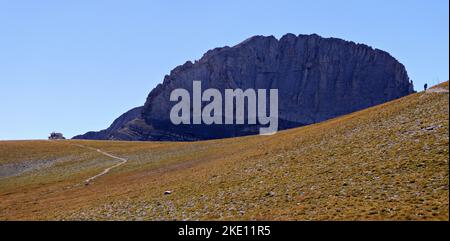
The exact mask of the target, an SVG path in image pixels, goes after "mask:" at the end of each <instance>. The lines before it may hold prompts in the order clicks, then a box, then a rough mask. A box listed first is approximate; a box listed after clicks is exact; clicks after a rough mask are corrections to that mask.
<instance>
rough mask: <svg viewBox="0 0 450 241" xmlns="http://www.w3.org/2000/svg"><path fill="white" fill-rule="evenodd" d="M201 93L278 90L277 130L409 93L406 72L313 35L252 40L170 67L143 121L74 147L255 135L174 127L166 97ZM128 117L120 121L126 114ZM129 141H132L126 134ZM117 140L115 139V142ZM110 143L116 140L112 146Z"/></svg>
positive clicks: (246, 128)
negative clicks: (197, 84) (195, 84)
mask: <svg viewBox="0 0 450 241" xmlns="http://www.w3.org/2000/svg"><path fill="white" fill-rule="evenodd" d="M193 80H201V81H202V89H203V90H205V89H207V88H215V89H219V90H221V91H222V94H223V90H224V89H236V88H240V89H244V90H245V89H248V88H252V89H278V92H279V129H286V128H291V127H296V126H302V125H308V124H312V123H316V122H320V121H324V120H327V119H330V118H333V117H336V116H339V115H343V114H347V113H350V112H354V111H357V110H360V109H364V108H367V107H370V106H373V105H377V104H381V103H384V102H387V101H390V100H393V99H396V98H399V97H402V96H405V95H408V94H410V93H412V92H413V86H412V83H411V82H410V80H409V78H408V75H407V72H406V70H405V67H404V66H403V65H402V64H401V63H399V62H398V61H397V60H396V59H395V58H393V57H392V56H390V55H389V54H388V53H386V52H384V51H381V50H378V49H373V48H371V47H369V46H366V45H363V44H355V43H353V42H348V41H344V40H341V39H335V38H322V37H320V36H318V35H299V36H295V35H293V34H287V35H285V36H283V37H282V38H281V39H280V40H277V39H276V38H274V37H272V36H270V37H264V36H254V37H251V38H249V39H247V40H245V41H244V42H242V43H240V44H238V45H236V46H234V47H223V48H216V49H213V50H210V51H208V52H207V53H206V54H205V55H204V56H203V57H202V58H201V59H200V60H198V61H196V62H195V63H192V62H190V61H188V62H186V63H185V64H184V65H181V66H178V67H176V68H175V69H174V70H172V71H171V73H170V75H167V76H165V78H164V81H163V83H162V84H159V85H158V86H157V87H156V88H155V89H153V90H152V91H151V92H150V94H149V95H148V98H147V101H146V103H145V105H144V106H143V107H142V109H141V115H140V116H138V117H135V118H125V117H123V116H122V117H121V118H122V119H125V120H129V119H133V120H132V123H130V122H129V121H125V122H126V123H123V121H122V122H121V125H119V128H115V130H114V131H110V132H109V135H104V133H102V132H90V133H87V134H85V135H82V136H77V137H76V138H80V139H124V140H198V139H214V138H224V137H233V136H241V135H249V134H256V133H258V130H259V126H256V125H221V126H220V125H212V126H207V125H191V126H185V125H181V126H174V125H172V124H171V122H170V115H169V114H170V110H171V108H172V106H173V105H174V104H175V103H174V102H170V99H169V97H170V93H171V91H172V90H174V89H177V88H184V89H187V90H189V91H190V92H191V93H192V81H193ZM125 115H126V114H125ZM129 133H131V134H129ZM119 134H120V135H119ZM111 136H114V138H111Z"/></svg>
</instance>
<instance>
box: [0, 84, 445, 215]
mask: <svg viewBox="0 0 450 241" xmlns="http://www.w3.org/2000/svg"><path fill="white" fill-rule="evenodd" d="M439 87H440V88H446V89H448V82H447V83H444V84H441V85H440V86H439ZM448 97H449V96H448V93H423V92H421V93H417V94H413V95H410V96H407V97H405V98H402V99H399V100H395V101H392V102H389V103H385V104H383V105H379V106H376V107H373V108H369V109H366V110H363V111H359V112H356V113H353V114H349V115H346V116H343V117H340V118H336V119H333V120H329V121H326V122H323V123H319V124H316V125H311V126H306V127H302V128H297V129H292V130H288V131H282V132H279V133H277V134H276V135H274V136H250V137H242V138H233V139H224V140H213V141H202V142H192V143H174V142H172V143H161V142H112V141H72V140H68V141H58V142H45V141H44V142H32V141H29V142H26V141H25V142H20V143H18V142H0V165H1V164H3V163H17V162H20V161H23V160H27V161H30V160H42V159H43V158H44V159H45V158H47V159H51V160H53V159H55V160H58V158H64V157H67V156H71V157H72V158H71V159H69V160H68V161H61V162H56V163H55V164H54V165H52V166H51V167H48V168H42V169H39V170H35V171H30V172H25V173H22V174H21V175H18V176H13V177H7V178H3V179H0V219H5V220H17V219H33V220H34V219H44V220H55V219H56V220H61V219H62V220H72V219H75V220H85V219H87V220H92V219H94V220H448V219H449V213H448V210H449V206H448V205H449V190H448V185H449V176H448V174H449V164H448V160H449V156H448V155H449V153H448V151H449V149H448V134H449V132H448V116H449V113H448V112H449V109H448ZM77 144H82V145H85V146H90V147H93V148H99V149H102V150H103V151H106V152H108V153H111V154H114V155H117V156H121V157H125V158H127V159H128V160H129V162H128V163H126V164H124V165H122V166H120V167H119V168H117V169H113V170H111V172H110V173H108V174H107V175H105V176H102V177H100V178H99V179H96V180H95V181H94V183H92V184H91V185H88V186H85V185H83V180H84V179H85V178H87V177H89V176H92V175H95V174H96V173H98V172H100V171H101V170H102V169H104V168H105V167H108V166H111V165H113V164H114V163H116V162H115V161H114V160H111V158H108V157H105V156H102V155H101V154H100V153H97V152H95V151H92V150H89V149H86V148H81V147H78V146H76V145H77ZM166 190H170V191H172V194H171V195H164V191H166Z"/></svg>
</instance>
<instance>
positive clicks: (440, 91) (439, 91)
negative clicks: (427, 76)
mask: <svg viewBox="0 0 450 241" xmlns="http://www.w3.org/2000/svg"><path fill="white" fill-rule="evenodd" d="M425 93H448V90H447V89H444V88H439V87H435V88H430V89H427V90H426V91H425Z"/></svg>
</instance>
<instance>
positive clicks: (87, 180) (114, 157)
mask: <svg viewBox="0 0 450 241" xmlns="http://www.w3.org/2000/svg"><path fill="white" fill-rule="evenodd" d="M74 145H76V146H78V147H81V148H87V149H90V150H94V151H96V152H98V153H101V154H102V155H105V156H107V157H111V158H113V159H116V160H119V161H120V162H119V163H117V164H115V165H114V166H111V167H108V168H106V169H105V170H103V171H102V172H100V173H99V174H97V175H95V176H92V177H90V178H88V179H86V180H85V181H84V183H85V184H86V185H88V184H89V183H90V182H92V181H93V180H94V179H96V178H98V177H101V176H103V175H105V174H107V173H108V172H109V171H111V169H113V168H116V167H119V166H121V165H123V164H125V163H127V162H128V160H127V159H125V158H121V157H118V156H114V155H112V154H110V153H107V152H104V151H102V150H100V149H95V148H93V147H89V146H84V145H80V144H74Z"/></svg>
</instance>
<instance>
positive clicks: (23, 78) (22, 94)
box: [0, 0, 449, 140]
mask: <svg viewBox="0 0 450 241" xmlns="http://www.w3.org/2000/svg"><path fill="white" fill-rule="evenodd" d="M448 8H449V6H448V0H430V1H426V0H394V1H393V0H341V1H336V0H303V1H301V0H293V1H283V0H281V1H280V0H277V1H275V0H273V1H256V0H255V1H252V0H245V1H244V0H231V1H230V0H227V1H225V0H223V1H211V0H204V1H200V0H199V1H195V0H191V1H181V0H179V1H175V0H173V1H168V0H151V1H150V0H146V1H144V0H143V1H134V0H126V1H125V0H123V1H113V0H104V1H100V0H77V1H75V0H73V1H72V0H67V1H60V0H55V1H49V0H39V1H35V0H29V1H25V0H0V139H3V140H5V139H44V138H46V137H47V135H48V134H49V132H51V131H59V132H63V133H64V135H65V136H66V137H72V136H73V135H76V134H81V133H84V132H86V131H89V130H100V129H104V128H106V127H108V126H109V125H110V123H111V122H112V121H113V120H114V119H115V118H116V117H118V116H119V115H120V114H122V113H124V112H125V111H127V110H128V109H131V108H132V107H136V106H140V105H143V104H144V102H145V99H146V97H147V94H148V93H149V92H150V90H151V89H152V88H153V87H155V86H156V84H158V83H160V82H161V81H162V79H163V77H164V75H166V74H168V73H169V72H170V70H171V69H173V68H174V67H176V66H177V65H180V64H183V63H184V62H186V61H187V60H196V59H198V58H200V57H201V56H202V54H203V53H204V52H206V51H207V50H208V49H211V48H214V47H221V46H224V45H228V46H232V45H235V44H237V43H239V42H241V41H242V40H244V39H246V38H248V37H250V36H252V35H274V36H275V37H277V38H279V37H281V36H283V35H284V34H285V33H294V34H300V33H302V34H310V33H317V34H319V35H321V36H324V37H338V38H343V39H346V40H352V41H355V42H359V43H365V44H368V45H370V46H373V47H376V48H379V49H383V50H386V51H388V52H390V53H391V54H392V55H393V56H394V57H396V58H397V59H398V60H399V61H400V62H402V63H403V64H404V65H405V66H406V69H407V71H408V73H409V76H410V78H411V79H413V80H414V83H415V89H416V90H422V88H423V84H424V83H425V82H428V83H429V84H433V83H436V82H438V81H444V80H447V79H448V76H449V67H448V66H449V55H448V53H449V31H448V28H449V12H448Z"/></svg>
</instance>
